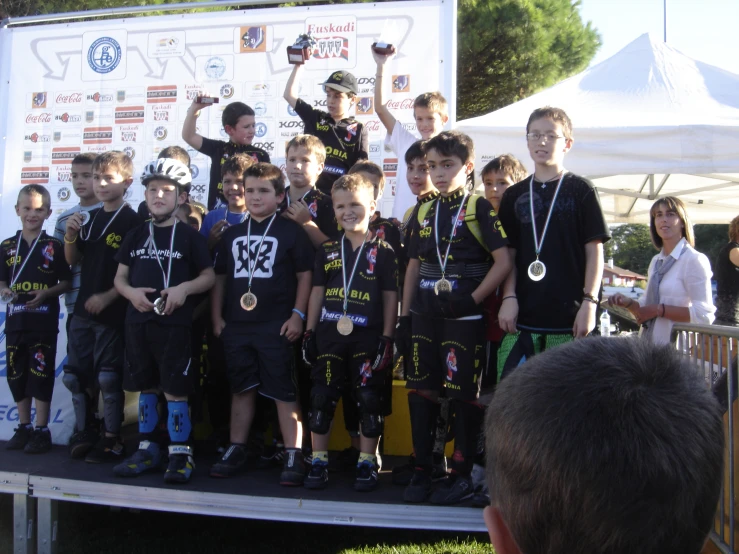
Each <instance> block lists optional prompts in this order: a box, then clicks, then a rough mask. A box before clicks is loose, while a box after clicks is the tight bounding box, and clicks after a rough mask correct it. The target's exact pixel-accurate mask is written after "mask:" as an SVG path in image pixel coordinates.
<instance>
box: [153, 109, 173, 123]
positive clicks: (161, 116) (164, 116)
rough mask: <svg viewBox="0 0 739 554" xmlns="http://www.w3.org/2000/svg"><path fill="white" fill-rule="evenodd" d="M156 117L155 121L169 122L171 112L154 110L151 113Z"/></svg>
mask: <svg viewBox="0 0 739 554" xmlns="http://www.w3.org/2000/svg"><path fill="white" fill-rule="evenodd" d="M151 113H152V115H153V116H154V121H169V110H168V109H157V108H154V109H153V110H152V111H151Z"/></svg>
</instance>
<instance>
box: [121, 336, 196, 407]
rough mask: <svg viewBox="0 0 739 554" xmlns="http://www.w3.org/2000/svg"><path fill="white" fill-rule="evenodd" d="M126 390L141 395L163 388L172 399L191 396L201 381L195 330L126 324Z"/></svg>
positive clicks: (124, 379) (124, 382) (124, 380)
mask: <svg viewBox="0 0 739 554" xmlns="http://www.w3.org/2000/svg"><path fill="white" fill-rule="evenodd" d="M125 336H126V365H125V371H124V372H123V388H124V389H125V390H127V391H132V392H141V391H144V390H149V389H156V388H158V387H161V389H162V391H164V392H165V393H167V394H171V395H172V396H188V395H190V394H191V393H192V392H193V390H194V387H195V380H196V379H197V378H198V375H197V367H196V364H195V363H193V359H192V347H191V345H190V343H191V341H192V330H191V329H190V327H184V326H181V325H162V324H161V323H159V322H158V321H147V322H146V323H127V324H126V333H125Z"/></svg>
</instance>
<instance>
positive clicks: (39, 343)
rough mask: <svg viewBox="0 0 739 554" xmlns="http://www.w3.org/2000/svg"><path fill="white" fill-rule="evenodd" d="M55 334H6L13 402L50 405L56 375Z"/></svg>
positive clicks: (44, 332)
mask: <svg viewBox="0 0 739 554" xmlns="http://www.w3.org/2000/svg"><path fill="white" fill-rule="evenodd" d="M56 339H57V333H56V332H54V331H51V332H50V331H9V332H8V333H7V336H6V338H5V356H6V359H7V362H8V366H7V371H8V388H9V389H10V392H11V394H12V395H13V400H15V401H16V402H20V401H21V400H23V399H24V398H36V399H38V400H41V401H43V402H51V396H52V394H53V392H54V378H55V372H56Z"/></svg>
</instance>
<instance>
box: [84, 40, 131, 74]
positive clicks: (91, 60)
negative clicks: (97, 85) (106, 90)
mask: <svg viewBox="0 0 739 554" xmlns="http://www.w3.org/2000/svg"><path fill="white" fill-rule="evenodd" d="M122 57H123V52H122V51H121V45H120V44H118V41H117V40H115V39H114V38H111V37H100V38H99V39H97V40H96V41H95V42H93V43H92V45H90V48H89V49H88V50H87V63H88V64H89V65H90V68H91V69H92V70H93V71H94V72H95V73H103V74H104V73H110V72H111V71H113V70H114V69H115V68H116V67H118V64H119V63H121V58H122Z"/></svg>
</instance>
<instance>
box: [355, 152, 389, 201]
mask: <svg viewBox="0 0 739 554" xmlns="http://www.w3.org/2000/svg"><path fill="white" fill-rule="evenodd" d="M353 173H368V174H369V175H374V176H375V177H377V178H379V179H380V184H379V185H378V187H377V188H376V189H374V191H375V200H377V199H378V198H379V197H380V194H382V193H383V192H384V191H385V174H384V173H383V172H382V168H381V167H380V166H379V165H377V164H376V163H375V162H371V161H369V160H359V161H358V162H357V163H355V164H354V165H353V166H352V167H351V168H350V169H349V171H348V172H347V174H348V175H350V174H353Z"/></svg>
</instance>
